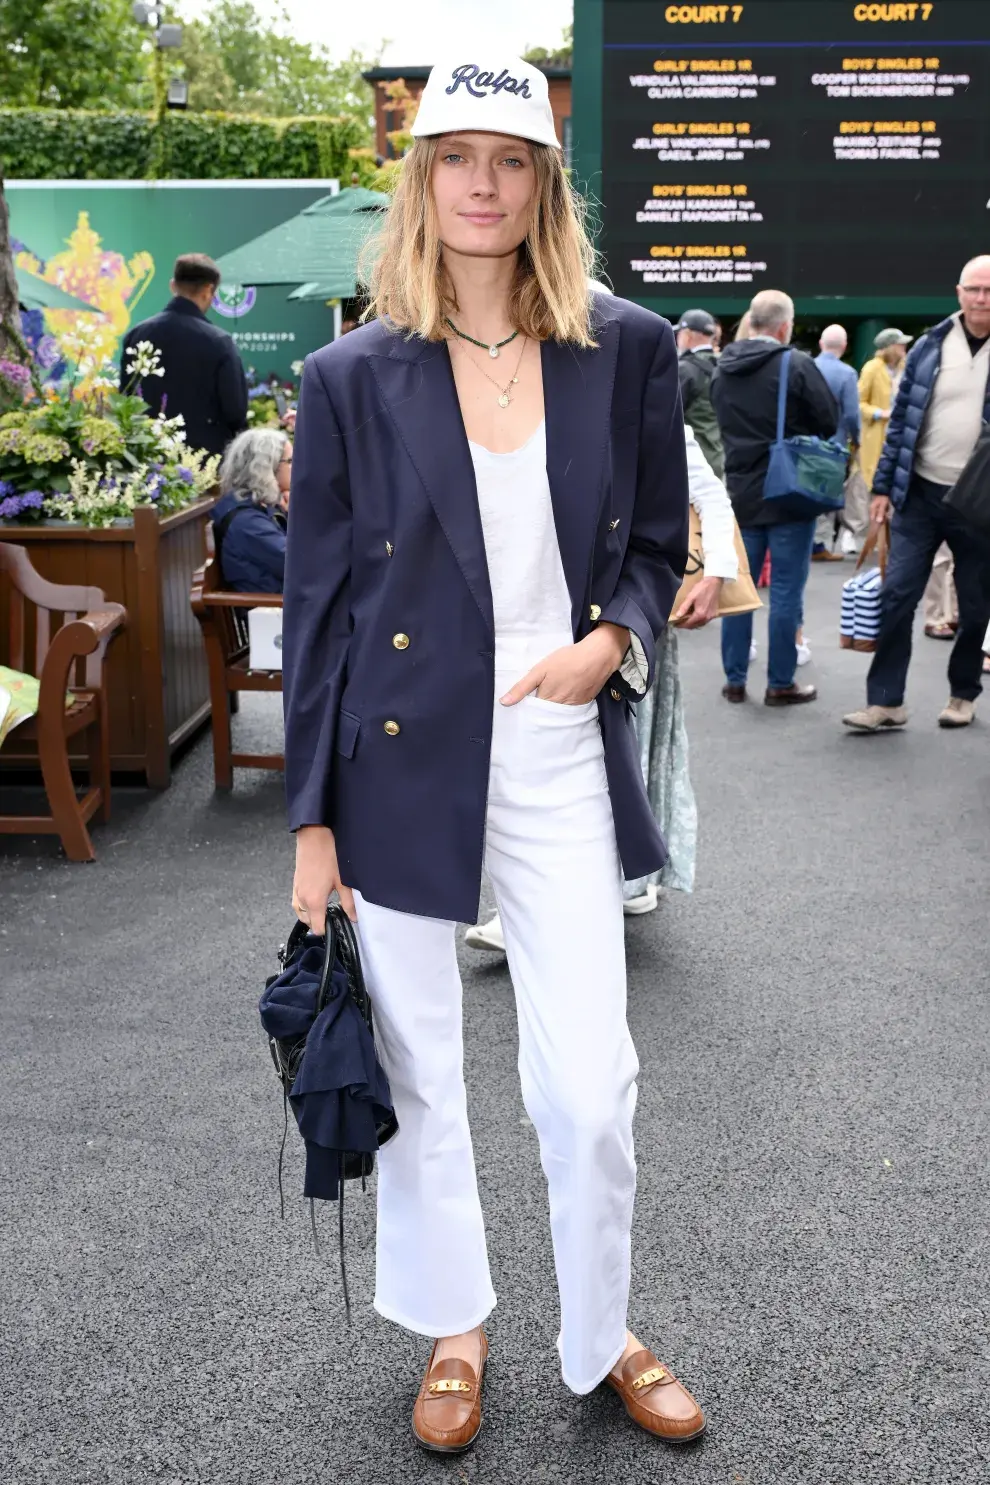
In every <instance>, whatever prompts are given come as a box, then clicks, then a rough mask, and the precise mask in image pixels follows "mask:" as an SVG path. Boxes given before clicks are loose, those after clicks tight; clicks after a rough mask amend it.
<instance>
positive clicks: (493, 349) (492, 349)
mask: <svg viewBox="0 0 990 1485" xmlns="http://www.w3.org/2000/svg"><path fill="white" fill-rule="evenodd" d="M445 323H446V324H448V325H449V326H450V328H451V330H453V332H454V334H455V335H456V336H458V337H459V338H460V339H461V340H466V341H467V342H468V344H469V345H476V346H477V347H478V349H479V351H487V352H488V354H489V355H490V356H491V358H492V360H493V361H494V360H495V359H496V357H497V356H498V353H499V351H500V350H501V349H502V347H503V346H507V345H511V344H512V342H513V341H514V340H515V338H516V336H517V335H518V334H519V331H518V330H513V332H512V334H511V335H507V336H506V337H505V339H504V340H499V341H496V343H495V344H494V345H488V344H487V343H486V342H485V341H483V340H475V338H474V336H473V335H465V334H464V331H463V330H458V328H457V326H456V325H455V324H454V322H453V320H446V321H445Z"/></svg>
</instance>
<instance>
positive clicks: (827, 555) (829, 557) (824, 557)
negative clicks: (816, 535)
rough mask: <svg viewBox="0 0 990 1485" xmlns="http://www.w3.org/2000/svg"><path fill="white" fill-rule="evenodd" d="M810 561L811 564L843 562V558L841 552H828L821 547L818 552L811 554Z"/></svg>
mask: <svg viewBox="0 0 990 1485" xmlns="http://www.w3.org/2000/svg"><path fill="white" fill-rule="evenodd" d="M811 560H812V562H844V561H845V557H844V556H843V554H842V552H830V551H828V549H827V548H824V547H823V548H822V550H821V551H820V552H812V554H811Z"/></svg>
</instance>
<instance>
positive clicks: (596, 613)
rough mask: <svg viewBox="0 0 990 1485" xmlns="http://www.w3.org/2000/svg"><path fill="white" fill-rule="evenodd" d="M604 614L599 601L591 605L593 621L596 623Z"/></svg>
mask: <svg viewBox="0 0 990 1485" xmlns="http://www.w3.org/2000/svg"><path fill="white" fill-rule="evenodd" d="M601 616H602V611H601V606H600V605H599V604H597V603H593V604H592V605H591V622H592V623H593V624H596V623H597V622H598V620H599V619H600V618H601Z"/></svg>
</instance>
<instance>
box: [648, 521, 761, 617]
mask: <svg viewBox="0 0 990 1485" xmlns="http://www.w3.org/2000/svg"><path fill="white" fill-rule="evenodd" d="M733 525H734V526H735V528H736V556H737V557H738V558H739V576H738V577H737V578H736V579H735V580H734V581H732V582H730V581H729V579H728V578H727V579H726V580H725V582H724V583H723V584H722V595H721V597H720V599H719V604H718V615H717V617H718V618H720V619H727V618H729V617H730V615H732V614H751V613H752V612H753V611H754V610H755V609H758V608H762V607H763V602H762V600H761V598H760V595H759V593H757V591H756V584H755V583H754V582H753V579H752V576H751V574H750V571H749V558H748V557H747V556H746V548H745V547H744V546H743V539H742V536H741V535H740V532H739V525H738V523H737V522H736V521H733ZM688 543H689V544H688V560H687V569H686V570H685V573H684V581H683V583H682V584H681V588H680V592H679V593H678V595H677V597H676V598H675V600H674V607H673V609H672V610H671V613H675V614H676V612H677V610H678V609H679V608H680V606H681V604H682V603H683V602H684V600H685V599H686V598H687V596H688V594H689V593H690V592H691V589H692V588H693V587H694V585H695V583H700V582H701V579H702V578H703V577H704V575H705V550H704V547H703V546H702V544H701V521H700V519H699V517H698V512H697V511H696V510H695V508H694V506H693V505H692V506H691V533H690V536H689V538H688ZM670 622H671V624H673V625H675V626H676V625H677V624H679V623H680V622H681V620H679V619H671V621H670Z"/></svg>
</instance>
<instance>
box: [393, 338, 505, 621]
mask: <svg viewBox="0 0 990 1485" xmlns="http://www.w3.org/2000/svg"><path fill="white" fill-rule="evenodd" d="M371 366H372V371H373V373H374V376H375V380H376V381H377V383H378V387H379V390H380V391H381V394H382V397H383V399H384V401H385V405H386V406H387V408H388V411H389V414H390V416H391V418H392V421H393V423H394V424H395V427H396V429H397V431H398V434H399V437H400V438H401V440H402V442H403V444H404V446H405V449H406V452H407V453H408V455H409V457H410V459H411V460H412V462H413V465H414V467H415V469H416V472H417V474H418V475H419V477H420V479H421V480H422V482H423V485H424V487H425V489H426V493H427V495H428V496H429V498H430V503H431V504H432V506H433V509H434V511H435V512H436V517H437V520H438V521H439V522H440V526H441V529H442V531H443V533H444V535H445V536H446V538H447V540H448V542H449V543H450V546H451V549H452V550H453V553H454V556H455V557H456V559H457V563H458V566H459V567H460V569H461V572H462V573H463V574H464V581H465V582H466V583H467V585H468V587H469V588H470V590H471V593H472V595H473V597H474V600H475V602H476V603H477V605H478V607H479V609H480V610H481V616H482V618H483V619H484V620H485V623H486V624H487V626H488V631H489V633H490V634H491V635H492V636H493V637H494V633H495V616H494V612H493V608H492V590H491V583H490V582H489V579H488V562H487V559H486V557H485V538H484V534H483V532H482V529H481V516H480V514H479V511H478V490H477V484H476V482H475V478H474V465H473V464H472V462H471V451H470V449H469V448H468V442H467V436H466V434H465V432H464V421H463V419H462V417H461V410H460V406H459V404H458V401H457V393H456V390H455V388H454V377H453V374H452V372H451V369H450V356H449V354H448V351H447V347H446V345H444V344H440V343H437V342H432V341H423V340H419V339H417V338H415V337H414V338H413V339H412V340H405V339H403V338H402V337H400V336H398V335H397V336H396V337H395V339H394V341H393V343H392V345H391V347H390V348H389V351H388V354H387V355H374V356H373V357H372V361H371Z"/></svg>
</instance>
